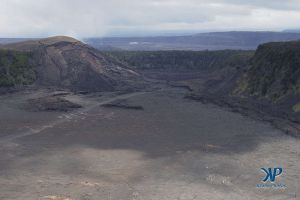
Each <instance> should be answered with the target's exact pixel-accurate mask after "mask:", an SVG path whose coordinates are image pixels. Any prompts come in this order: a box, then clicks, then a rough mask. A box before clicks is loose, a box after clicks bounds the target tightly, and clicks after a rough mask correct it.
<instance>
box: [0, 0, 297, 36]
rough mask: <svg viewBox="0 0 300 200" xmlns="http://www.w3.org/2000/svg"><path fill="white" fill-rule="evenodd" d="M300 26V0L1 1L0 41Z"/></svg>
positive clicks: (293, 27) (275, 28)
mask: <svg viewBox="0 0 300 200" xmlns="http://www.w3.org/2000/svg"><path fill="white" fill-rule="evenodd" d="M297 28H298V29H299V28H300V0H0V37H45V36H52V35H69V36H73V37H77V38H82V37H91V36H107V35H111V34H119V35H122V34H123V35H128V34H131V35H141V34H147V33H148V34H151V33H155V32H158V33H160V32H164V31H165V32H168V33H170V32H172V31H175V32H178V31H180V32H192V31H194V32H195V31H198V32H207V31H227V30H275V31H276V30H283V29H297Z"/></svg>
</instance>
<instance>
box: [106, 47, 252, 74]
mask: <svg viewBox="0 0 300 200" xmlns="http://www.w3.org/2000/svg"><path fill="white" fill-rule="evenodd" d="M107 54H110V55H111V56H113V57H116V58H117V59H119V60H121V61H124V62H126V63H128V64H129V65H130V66H131V67H133V68H135V69H143V70H151V69H156V70H178V71H180V70H215V69H221V68H225V67H228V66H230V67H234V68H240V67H244V66H246V65H247V63H248V62H249V60H250V58H251V57H252V56H253V54H254V52H253V51H236V50H223V51H116V52H109V53H107Z"/></svg>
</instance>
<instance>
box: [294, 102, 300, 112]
mask: <svg viewBox="0 0 300 200" xmlns="http://www.w3.org/2000/svg"><path fill="white" fill-rule="evenodd" d="M293 111H294V112H300V102H299V103H297V104H295V105H294V106H293Z"/></svg>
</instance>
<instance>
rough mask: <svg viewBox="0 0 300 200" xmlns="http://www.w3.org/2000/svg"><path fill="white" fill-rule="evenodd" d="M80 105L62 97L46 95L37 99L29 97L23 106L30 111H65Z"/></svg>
mask: <svg viewBox="0 0 300 200" xmlns="http://www.w3.org/2000/svg"><path fill="white" fill-rule="evenodd" d="M81 107H82V106H81V105H79V104H76V103H73V102H70V101H68V100H66V99H64V98H63V97H58V96H46V97H41V98H37V99H29V100H28V103H27V105H26V106H25V108H26V109H27V110H31V111H63V112H67V111H70V110H73V109H77V108H81Z"/></svg>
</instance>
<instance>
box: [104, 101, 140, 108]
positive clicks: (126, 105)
mask: <svg viewBox="0 0 300 200" xmlns="http://www.w3.org/2000/svg"><path fill="white" fill-rule="evenodd" d="M102 106H103V107H107V108H122V109H132V110H144V108H143V107H142V106H135V105H130V104H129V103H128V102H127V101H125V100H116V101H113V102H111V103H107V104H103V105H102Z"/></svg>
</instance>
